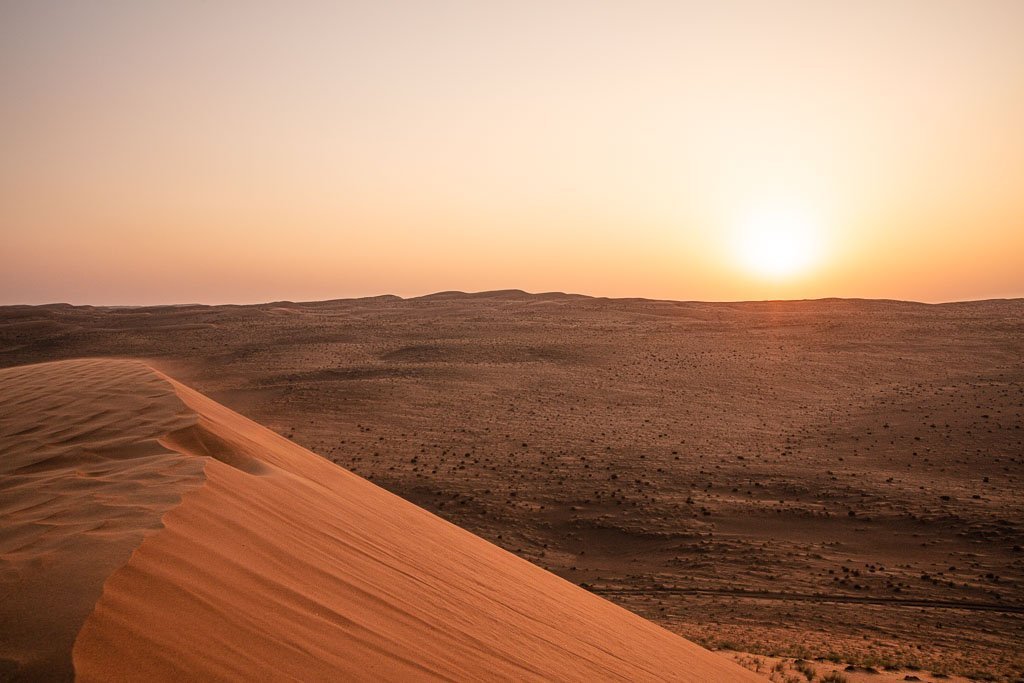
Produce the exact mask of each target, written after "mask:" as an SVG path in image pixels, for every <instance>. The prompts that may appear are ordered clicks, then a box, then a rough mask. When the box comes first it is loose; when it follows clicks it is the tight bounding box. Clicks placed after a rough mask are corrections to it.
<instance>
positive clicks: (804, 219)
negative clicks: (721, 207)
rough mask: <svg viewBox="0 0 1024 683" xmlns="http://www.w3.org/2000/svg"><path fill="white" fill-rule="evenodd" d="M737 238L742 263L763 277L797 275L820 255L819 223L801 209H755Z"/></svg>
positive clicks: (743, 224) (773, 277)
mask: <svg viewBox="0 0 1024 683" xmlns="http://www.w3.org/2000/svg"><path fill="white" fill-rule="evenodd" d="M735 239H736V243H735V251H736V255H737V257H738V259H739V261H740V263H741V264H742V265H743V267H744V268H745V269H746V270H748V271H750V272H752V273H755V274H756V275H758V276H760V277H763V278H770V279H783V278H789V277H794V276H796V275H799V274H801V273H804V272H806V271H807V270H809V269H811V268H812V267H813V266H815V265H816V264H817V262H818V260H819V259H820V256H821V243H820V239H819V230H818V226H817V225H816V223H815V221H814V220H812V219H811V218H810V217H809V216H807V215H806V214H804V213H802V212H799V211H793V210H767V211H764V210H763V211H757V212H754V213H752V214H751V215H749V216H748V217H747V218H746V219H745V220H744V221H742V222H741V223H740V225H739V227H738V229H737V232H736V238H735Z"/></svg>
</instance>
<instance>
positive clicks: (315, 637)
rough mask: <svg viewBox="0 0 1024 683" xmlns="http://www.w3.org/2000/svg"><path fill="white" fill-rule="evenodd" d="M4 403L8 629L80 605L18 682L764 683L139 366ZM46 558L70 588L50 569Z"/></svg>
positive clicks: (41, 383)
mask: <svg viewBox="0 0 1024 683" xmlns="http://www.w3.org/2000/svg"><path fill="white" fill-rule="evenodd" d="M0 388H2V390H3V391H2V396H3V403H4V408H6V410H5V411H4V416H5V417H4V418H3V421H2V422H0V429H2V432H0V438H2V441H0V446H2V447H3V452H4V458H3V467H4V470H3V471H4V474H5V475H6V476H5V477H4V486H5V490H4V494H5V497H4V502H3V512H4V513H5V514H4V524H3V527H4V528H3V532H2V533H3V535H2V536H0V540H2V541H3V543H4V545H3V560H4V569H5V574H4V581H5V584H4V589H5V590H4V593H5V595H7V594H9V593H11V592H12V591H11V590H10V588H11V584H10V583H7V581H8V579H9V576H10V567H14V569H15V571H17V572H18V577H19V580H23V579H24V578H25V577H32V576H37V579H36V583H37V584H38V586H37V589H36V590H35V591H34V592H33V591H32V590H30V591H28V592H27V594H26V595H25V597H24V598H22V599H21V600H20V601H17V604H11V603H5V604H6V606H5V607H4V608H3V609H4V610H5V613H4V614H3V615H2V616H3V617H4V619H3V622H4V623H5V624H12V623H16V620H18V619H20V618H21V617H20V615H19V613H18V611H19V610H20V612H21V613H22V614H24V613H27V612H29V611H31V610H32V609H33V604H40V603H41V602H42V601H43V600H44V597H45V596H44V594H45V593H46V592H47V591H49V593H50V594H51V595H52V594H60V595H65V594H70V593H75V595H76V596H77V602H76V603H75V604H76V605H78V607H77V609H76V610H72V612H73V613H70V612H69V613H68V614H64V615H55V616H54V617H53V619H51V621H53V622H54V624H51V627H52V628H53V629H56V630H60V629H62V631H61V632H62V633H63V634H64V638H63V640H61V641H60V643H57V644H55V645H54V646H53V648H52V651H51V652H49V653H45V654H46V655H47V656H46V657H43V656H42V655H41V654H40V653H32V652H29V651H28V650H26V649H25V648H24V645H23V646H22V649H21V650H18V649H17V648H15V647H14V646H15V645H17V643H16V642H15V640H9V639H8V638H7V635H8V634H4V635H5V638H4V639H3V642H4V643H5V644H7V643H10V644H11V645H10V646H8V645H5V648H8V650H5V652H4V653H3V655H2V656H3V657H4V658H5V660H6V661H7V662H8V664H7V668H8V669H12V667H13V668H14V671H12V673H14V672H15V671H16V675H18V674H25V673H32V672H34V673H36V674H37V675H38V674H41V673H47V672H50V673H52V672H60V671H63V670H62V669H61V665H62V662H63V664H66V657H67V653H68V651H69V649H70V650H71V652H72V660H73V666H74V672H75V674H76V676H77V677H78V678H80V679H81V680H86V681H88V680H112V679H113V680H117V679H127V678H133V679H145V680H171V679H174V680H180V679H182V678H204V679H210V678H216V679H225V680H251V679H253V678H257V677H258V678H261V679H284V678H296V679H301V680H326V679H334V680H339V679H380V678H389V679H402V680H405V679H426V678H442V679H462V680H465V679H484V678H486V679H496V678H497V679H517V680H529V679H533V680H542V679H544V680H551V679H561V680H570V679H571V680H594V679H628V680H656V679H661V680H680V681H709V680H730V681H739V680H759V679H758V678H757V677H756V676H754V674H752V673H750V672H748V671H746V670H745V669H743V668H741V667H739V666H737V665H735V664H733V663H732V662H730V661H728V660H726V659H725V658H724V657H721V656H719V655H716V654H714V653H711V652H708V651H707V650H704V649H703V648H701V647H699V646H697V645H695V644H693V643H691V642H689V641H686V640H684V639H682V638H680V637H678V636H676V635H674V634H672V633H670V632H668V631H666V630H664V629H662V628H660V627H658V626H655V625H654V624H652V623H650V622H648V621H646V620H644V619H641V618H640V617H638V616H636V615H634V614H632V613H630V612H628V611H626V610H623V609H621V608H619V607H617V606H615V605H613V604H611V603H609V602H607V601H605V600H603V599H601V598H599V597H597V596H594V595H592V594H590V593H588V592H586V591H584V590H582V589H580V588H578V587H577V586H575V585H572V584H570V583H568V582H566V581H563V580H562V579H560V578H558V577H556V576H555V575H553V574H550V573H548V572H546V571H544V570H542V569H540V568H538V567H536V566H534V565H532V564H530V563H528V562H526V561H524V560H522V559H519V558H517V557H515V556H514V555H512V554H510V553H508V552H506V551H504V550H502V549H500V548H498V547H496V546H494V545H492V544H490V543H488V542H486V541H484V540H482V539H480V538H479V537H476V536H474V535H472V534H470V533H468V532H466V531H463V530H462V529H459V528H458V527H455V526H453V525H451V524H449V523H448V522H445V521H444V520H442V519H440V518H438V517H436V516H434V515H432V514H430V513H428V512H426V511H424V510H422V509H421V508H418V507H416V506H415V505H412V504H411V503H408V502H406V501H404V500H402V499H400V498H398V497H397V496H394V495H393V494H391V493H388V492H387V491H385V490H383V489H380V488H378V487H377V486H375V485H373V484H371V483H369V482H368V481H365V480H363V479H361V478H359V477H357V476H356V475H354V474H352V473H350V472H348V471H346V470H344V469H341V468H339V467H338V466H336V465H334V464H332V463H330V462H328V461H326V460H324V459H322V458H320V457H318V456H316V455H315V454H313V453H311V452H309V451H307V450H305V449H303V448H301V447H299V446H297V445H296V444H294V443H292V442H291V441H289V440H288V439H285V438H283V437H281V436H279V435H277V434H275V433H273V432H271V431H270V430H267V429H265V428H263V427H261V426H260V425H258V424H256V423H254V422H252V421H250V420H248V419H246V418H244V417H242V416H240V415H238V414H237V413H234V412H233V411H231V410H229V409H227V408H225V407H223V406H221V405H219V404H217V403H215V402H213V401H211V400H210V399H208V398H206V397H204V396H202V395H200V394H198V393H197V392H195V391H193V390H191V389H189V388H187V387H185V386H183V385H181V384H179V383H177V382H175V381H174V380H171V379H170V378H167V377H166V376H163V375H161V374H160V373H158V372H156V371H154V370H152V369H150V368H148V367H147V366H146V365H144V364H142V363H139V362H136V361H113V360H102V361H99V360H89V361H65V362H61V363H48V364H44V365H38V366H30V367H23V368H13V369H10V370H5V371H3V372H0ZM30 406H36V407H43V408H45V409H43V410H28V409H27V408H28V407H30ZM12 415H18V416H19V417H18V419H14V418H13V417H10V416H12ZM19 420H20V421H19ZM69 425H70V426H71V427H70V431H69ZM54 444H58V445H57V446H54ZM80 473H81V474H80ZM83 479H84V480H85V481H88V482H90V483H89V484H88V485H84V486H83V485H82V484H80V483H79V482H80V481H81V480H83ZM95 479H99V481H100V483H92V482H93V480H95ZM12 491H13V495H12ZM80 491H84V492H85V493H81V492H80ZM72 494H73V495H74V496H78V497H81V496H86V498H85V499H84V500H85V502H87V503H89V505H84V506H83V505H79V503H78V502H75V501H76V500H77V499H76V498H70V499H69V498H67V496H69V495H72ZM83 510H85V512H83ZM12 515H13V516H12ZM61 515H68V516H70V518H71V519H73V523H72V524H70V525H66V526H57V527H56V528H57V529H58V530H59V533H58V535H57V536H56V537H54V536H52V534H53V533H55V532H53V531H52V529H53V528H55V527H53V526H52V525H54V524H58V522H59V521H60V520H61V519H62V518H61ZM47 525H51V526H47ZM12 527H13V530H12ZM90 534H92V535H94V536H97V539H95V540H94V539H92V537H91V536H90ZM82 538H85V539H86V541H82V540H81V539H82ZM83 543H85V545H82V544H83ZM107 546H110V547H109V548H108V547H107ZM132 548H134V550H132ZM46 553H50V554H55V555H56V556H57V558H58V559H61V558H62V559H61V562H62V563H63V564H61V562H58V563H57V564H58V565H59V566H63V567H64V570H63V571H62V572H61V573H59V574H56V575H54V574H52V573H50V574H47V573H45V572H43V573H40V572H38V571H37V569H36V568H35V567H36V565H33V562H35V563H36V564H38V562H39V557H40V556H45V554H46ZM83 557H84V559H83ZM101 560H102V561H101ZM19 562H20V564H19ZM82 566H87V567H88V568H89V569H90V571H89V572H86V573H85V575H86V576H87V577H88V578H89V582H86V583H87V584H88V585H87V586H85V585H84V584H83V585H81V586H80V585H79V571H78V569H79V568H80V567H82ZM97 579H98V582H97ZM104 579H105V581H104ZM90 582H91V583H90ZM100 585H102V594H100V593H99V587H100ZM85 588H88V589H89V590H85ZM90 591H91V592H90ZM80 593H81V594H80ZM97 598H98V599H97ZM33 601H37V602H35V603H33ZM93 603H94V604H93ZM85 606H88V608H91V611H90V609H83V608H84V607H85ZM61 618H63V619H64V621H63V622H61V621H60V619H61ZM83 621H84V625H83ZM57 622H60V623H57ZM57 626H59V627H60V629H57ZM79 626H81V629H80V630H77V629H78V627H79ZM8 628H9V627H8ZM76 631H77V637H75V638H74V644H73V649H72V648H70V647H69V646H70V638H69V636H70V637H73V634H74V633H75V632H76ZM34 633H35V636H36V638H37V639H42V640H45V639H46V638H45V635H46V633H47V631H46V630H45V628H43V626H39V627H38V628H36V630H35V631H34ZM26 638H27V639H28V642H32V640H31V637H28V636H26ZM62 648H63V649H62ZM62 657H63V658H64V659H63V660H62ZM55 662H56V664H55ZM32 667H35V668H34V669H33V668H32Z"/></svg>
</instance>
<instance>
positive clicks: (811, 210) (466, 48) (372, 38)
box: [0, 0, 1024, 304]
mask: <svg viewBox="0 0 1024 683" xmlns="http://www.w3.org/2000/svg"><path fill="white" fill-rule="evenodd" d="M214 4H217V3H214ZM228 5H234V6H233V7H232V8H229V7H228ZM293 5H301V7H296V6H293ZM1022 27H1024V2H1019V1H1018V0H1007V1H1005V2H997V1H984V0H979V1H975V2H966V1H953V0H920V1H915V0H900V1H899V2H892V1H891V0H884V1H883V0H875V1H866V2H849V3H840V2H817V1H813V2H812V1H808V2H774V3H773V2H714V3H687V2H680V1H675V2H669V1H665V2H643V1H636V2H611V1H609V2H602V1H600V0H585V1H584V0H579V1H576V2H558V1H557V0H548V1H544V2H531V1H529V0H526V1H519V2H508V3H497V2H495V3H490V2H473V1H468V2H446V1H439V2H430V3H425V2H412V1H410V2H372V3H371V2H366V3H341V2H322V3H315V2H306V3H294V4H293V3H274V4H271V3H237V4H233V3H219V6H216V7H214V6H210V4H207V3H199V2H185V1H182V2H174V3H138V2H127V1H123V2H103V3H79V2H67V3H50V2H17V1H15V2H5V3H3V5H2V6H0V84H2V86H0V87H2V92H3V99H2V102H0V143H2V145H0V149H2V150H3V153H2V155H0V238H2V239H0V250H2V251H0V253H2V257H3V259H2V266H3V267H2V268H0V303H43V302H52V301H68V302H72V303H93V304H148V303H175V302H193V301H200V302H207V303H219V302H240V303H243V302H256V301H267V300H278V299H292V300H310V299H325V298H337V297H347V296H363V295H371V294H381V293H394V294H399V295H404V296H409V295H417V294H425V293H428V292H432V291H438V290H445V289H461V290H468V291H475V290H484V289H499V288H511V287H515V288H521V289H526V290H529V291H547V290H561V291H573V292H581V293H587V294H595V295H608V296H646V297H657V298H672V299H707V300H730V299H762V298H805V297H822V296H857V297H884V298H899V299H915V300H922V301H949V300H961V299H976V298H988V297H1016V296H1024V123H1022V122H1024V39H1022ZM779 215H783V216H794V215H798V216H800V219H799V222H800V226H801V232H800V235H802V236H801V237H799V239H798V241H800V242H803V241H807V242H808V243H810V242H813V245H814V248H813V250H812V251H813V254H812V256H810V257H808V258H807V259H805V262H802V265H801V267H799V268H794V269H793V270H792V271H791V272H782V273H779V272H772V274H769V275H766V270H768V271H771V270H772V265H773V264H771V263H768V264H761V265H766V266H767V267H766V268H765V269H759V268H758V265H759V264H758V263H757V259H758V258H761V256H760V255H761V254H762V253H763V252H765V251H768V252H771V251H772V249H774V248H775V247H774V246H773V245H777V244H779V243H780V240H779V239H776V238H777V235H776V234H775V230H776V229H777V228H778V225H776V223H778V221H777V220H776V219H774V218H772V217H773V216H779ZM780 220H782V222H783V223H786V221H788V220H789V219H780ZM773 221H775V222H773ZM751 226H753V227H751ZM789 227H791V226H788V223H786V224H785V225H782V230H783V232H785V231H786V230H788V228H789ZM798 247H799V248H802V247H803V245H802V244H801V245H798ZM782 257H783V258H785V254H783V256H782ZM751 259H753V261H754V263H753V265H752V264H751ZM775 270H779V269H775Z"/></svg>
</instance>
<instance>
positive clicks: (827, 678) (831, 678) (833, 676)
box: [821, 671, 850, 683]
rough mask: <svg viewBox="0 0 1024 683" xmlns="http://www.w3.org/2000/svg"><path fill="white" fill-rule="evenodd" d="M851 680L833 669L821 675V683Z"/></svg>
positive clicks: (839, 682) (837, 682)
mask: <svg viewBox="0 0 1024 683" xmlns="http://www.w3.org/2000/svg"><path fill="white" fill-rule="evenodd" d="M849 680H850V679H849V678H847V677H846V676H844V675H843V674H841V673H839V672H838V671H832V672H830V673H827V674H825V675H824V676H822V677H821V683H848V681H849Z"/></svg>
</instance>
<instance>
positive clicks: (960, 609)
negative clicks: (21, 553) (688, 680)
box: [0, 292, 1024, 680]
mask: <svg viewBox="0 0 1024 683" xmlns="http://www.w3.org/2000/svg"><path fill="white" fill-rule="evenodd" d="M0 320H2V321H3V322H2V324H0V364H3V365H8V366H10V365H18V364H22V363H27V362H38V361H44V360H53V359H56V358H68V357H83V356H132V357H144V358H148V359H151V361H152V362H154V363H156V364H157V365H158V366H159V367H160V368H162V369H164V370H166V371H167V372H169V373H170V374H172V375H174V376H175V377H177V378H179V379H182V380H183V381H185V382H186V383H188V384H190V385H192V386H195V387H196V388H198V389H200V390H202V391H203V392H204V393H206V394H208V395H210V396H212V397H213V398H215V399H217V400H218V401H220V402H221V403H224V404H226V405H228V406H229V407H231V408H234V409H236V410H239V411H240V412H242V413H244V414H246V415H247V416H249V417H252V418H254V419H256V420H257V421H259V422H261V423H262V424H266V425H267V426H269V427H271V428H273V429H274V430H275V431H277V432H278V433H279V434H282V435H284V436H286V437H287V438H288V439H290V440H292V441H294V442H295V443H298V444H301V445H302V446H305V447H307V448H310V449H311V450H313V451H315V452H317V453H319V454H321V455H323V456H324V457H326V458H328V459H330V460H333V461H335V462H337V463H339V464H341V465H343V466H344V467H347V468H349V469H351V470H353V471H354V472H357V473H358V474H360V475H363V476H365V477H367V478H370V479H371V480H372V481H374V482H375V483H377V484H379V485H380V486H382V487H384V488H386V489H388V490H390V491H393V492H395V493H397V494H398V495H400V496H402V497H403V498H406V499H408V500H411V501H413V502H415V503H417V504H419V505H422V506H423V507H425V508H426V509H428V510H431V511H433V512H436V513H437V514H439V515H441V516H443V517H445V518H447V519H449V520H450V521H452V522H454V523H455V524H457V525H459V526H460V527H463V528H465V529H468V530H470V531H472V532H474V533H477V534H480V535H481V536H483V537H484V538H487V539H488V540H491V541H492V542H494V543H496V544H498V545H500V546H502V547H504V548H506V549H508V550H510V551H512V552H514V553H516V554H518V555H520V556H521V557H523V558H525V559H527V560H529V561H531V562H533V563H535V564H537V565H540V566H542V567H545V568H548V569H550V570H551V571H553V572H555V573H557V574H559V575H561V576H563V577H564V578H566V579H567V580H569V581H571V582H573V583H576V584H580V585H583V586H585V587H587V588H588V589H589V590H591V591H593V592H595V593H597V594H599V595H602V596H604V597H607V598H608V599H611V600H614V601H616V602H618V603H619V604H621V605H623V606H625V607H627V608H628V609H630V610H633V611H635V612H637V613H639V614H641V615H643V616H646V617H648V618H650V619H652V620H654V621H656V622H657V623H659V624H661V625H663V626H665V627H666V628H668V629H670V630H673V631H675V632H677V633H680V634H682V635H684V636H686V637H688V638H691V639H694V640H697V641H698V642H701V643H703V644H706V645H708V646H710V647H714V648H721V649H728V650H731V651H736V652H743V653H752V654H754V655H759V656H775V657H779V658H788V659H789V661H792V660H793V659H794V658H804V659H807V660H808V661H813V660H815V659H816V658H823V659H824V658H831V659H834V660H836V661H838V662H840V663H841V664H842V667H840V668H841V669H842V668H845V666H847V665H851V664H852V665H855V666H858V667H862V668H865V667H871V668H874V669H876V670H878V671H883V672H885V671H886V669H885V667H889V669H888V672H889V673H893V672H900V673H899V676H901V677H902V676H914V675H916V676H918V677H919V678H921V679H922V680H932V679H931V678H927V676H931V675H932V674H939V675H944V674H945V675H957V674H963V675H972V676H975V677H976V678H985V677H992V678H995V679H1003V680H1016V679H1017V678H1019V677H1020V676H1022V675H1024V655H1022V648H1021V646H1020V643H1021V642H1022V638H1024V588H1022V581H1024V553H1022V552H1021V546H1022V545H1024V529H1022V527H1024V497H1022V496H1021V494H1020V487H1021V476H1022V474H1024V431H1022V422H1024V420H1022V415H1024V341H1022V340H1024V302H1022V301H1020V300H1015V301H992V302H976V303H968V304H950V305H942V306H927V305H921V304H912V303H902V302H889V301H846V300H826V301H818V302H784V303H777V302H765V303H750V304H706V303H676V302H648V301H634V300H604V299H589V298H585V297H572V296H564V295H538V296H527V295H523V294H521V293H516V292H505V293H490V294H484V295H460V294H446V295H434V296H431V297H425V298H420V299H413V300H400V299H397V298H394V297H380V298H375V299H364V300H352V301H334V302H321V303H315V304H293V303H287V302H284V303H276V304H268V305H261V306H245V307H239V306H222V307H199V306H181V307H163V308H147V309H99V308H73V307H66V306H53V307H33V308H29V307H8V308H6V309H0ZM815 665H816V666H819V668H820V664H819V663H817V662H815ZM797 675H800V674H797ZM847 675H849V674H847ZM880 675H881V674H880ZM893 675H896V674H895V673H893ZM940 680H941V679H940Z"/></svg>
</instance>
